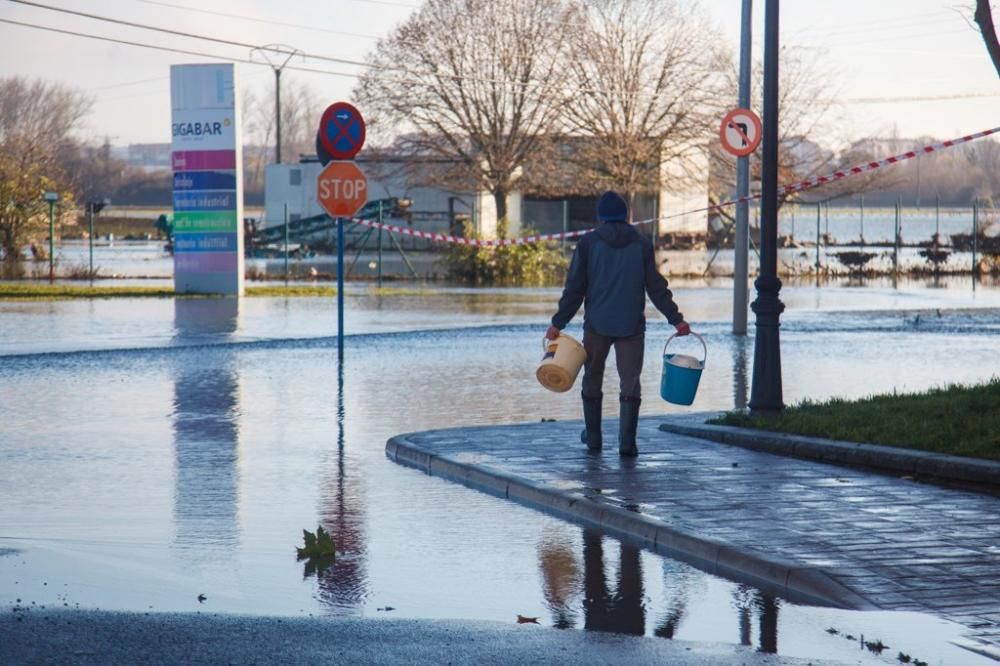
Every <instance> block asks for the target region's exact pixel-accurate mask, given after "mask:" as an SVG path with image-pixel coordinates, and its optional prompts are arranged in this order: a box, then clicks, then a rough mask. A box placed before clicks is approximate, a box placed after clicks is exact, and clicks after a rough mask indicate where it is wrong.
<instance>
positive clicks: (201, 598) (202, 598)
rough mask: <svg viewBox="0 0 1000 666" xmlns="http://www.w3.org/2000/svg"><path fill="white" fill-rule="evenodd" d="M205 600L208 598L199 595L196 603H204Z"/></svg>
mask: <svg viewBox="0 0 1000 666" xmlns="http://www.w3.org/2000/svg"><path fill="white" fill-rule="evenodd" d="M205 599H208V597H206V596H205V595H204V594H199V595H198V603H199V604H203V603H205Z"/></svg>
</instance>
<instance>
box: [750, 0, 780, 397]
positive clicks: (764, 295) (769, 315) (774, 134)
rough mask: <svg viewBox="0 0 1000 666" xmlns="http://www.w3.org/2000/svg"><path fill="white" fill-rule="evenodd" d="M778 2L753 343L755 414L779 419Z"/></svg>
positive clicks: (768, 86) (768, 43)
mask: <svg viewBox="0 0 1000 666" xmlns="http://www.w3.org/2000/svg"><path fill="white" fill-rule="evenodd" d="M778 4H779V2H778V0H765V2H764V118H763V121H764V131H763V153H762V156H761V166H762V169H761V171H762V173H761V216H760V275H759V276H758V277H757V280H756V282H754V286H756V287H757V300H755V301H754V302H753V306H752V307H753V311H754V314H756V315H757V321H756V326H757V335H756V337H755V338H754V354H753V386H752V388H751V392H750V412H751V413H752V414H760V415H777V414H780V413H781V411H782V410H783V409H784V408H785V405H784V403H783V402H782V390H781V344H780V339H779V335H778V327H779V326H780V318H781V313H782V312H783V311H784V310H785V304H784V303H782V302H781V299H780V298H778V292H780V291H781V280H779V279H778V54H779V38H778V35H779V32H778Z"/></svg>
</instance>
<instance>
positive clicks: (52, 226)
mask: <svg viewBox="0 0 1000 666" xmlns="http://www.w3.org/2000/svg"><path fill="white" fill-rule="evenodd" d="M42 198H43V199H45V200H46V201H47V202H48V203H49V284H52V283H53V282H55V279H56V264H55V257H56V254H55V252H56V249H55V248H56V246H55V237H56V223H55V207H56V202H57V201H59V193H58V192H46V193H45V194H43V195H42Z"/></svg>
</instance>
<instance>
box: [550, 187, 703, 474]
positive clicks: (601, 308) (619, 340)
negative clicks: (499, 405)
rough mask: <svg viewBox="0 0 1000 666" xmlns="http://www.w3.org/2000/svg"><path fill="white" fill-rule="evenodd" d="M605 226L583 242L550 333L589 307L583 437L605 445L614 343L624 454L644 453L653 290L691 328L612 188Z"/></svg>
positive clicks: (660, 304) (657, 302)
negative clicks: (640, 437)
mask: <svg viewBox="0 0 1000 666" xmlns="http://www.w3.org/2000/svg"><path fill="white" fill-rule="evenodd" d="M597 219H598V220H599V221H600V222H601V225H600V226H599V227H598V228H597V229H595V230H594V231H591V232H590V233H588V234H586V235H585V236H583V237H582V238H581V239H580V242H579V243H578V244H577V246H576V252H575V253H574V254H573V261H572V263H571V264H570V267H569V274H568V275H567V276H566V287H565V288H564V289H563V293H562V297H561V298H560V299H559V311H558V312H557V313H556V314H555V316H554V317H552V325H551V326H549V330H548V331H547V332H546V334H545V337H546V338H547V339H549V340H554V339H556V338H558V337H559V331H561V330H562V329H564V328H565V327H566V325H567V324H569V322H570V320H571V319H572V318H573V316H574V315H575V314H576V312H577V310H579V309H580V305H581V304H582V305H583V306H584V316H583V346H584V348H585V349H586V350H587V362H586V364H584V366H583V392H582V393H583V418H584V423H585V429H584V431H583V433H581V435H580V439H581V441H583V442H584V443H585V444H586V445H587V448H588V449H589V450H591V451H600V450H601V445H602V442H601V400H602V398H603V395H604V394H603V391H602V385H603V383H604V365H605V362H606V361H607V359H608V353H609V352H610V351H611V347H612V346H614V348H615V362H616V364H617V366H618V378H619V381H620V385H619V386H620V388H619V391H620V394H619V416H620V419H619V425H618V453H619V454H621V455H622V456H637V455H639V448H638V447H637V446H636V443H635V432H636V428H637V426H638V422H639V405H640V403H641V393H640V383H639V376H640V374H641V373H642V357H643V350H644V345H645V338H646V318H645V316H644V315H643V310H645V308H646V294H647V293H648V294H649V298H650V300H651V301H653V305H654V306H656V309H657V310H659V311H660V312H662V313H663V315H664V316H665V317H666V318H667V321H669V322H670V323H671V324H673V325H674V327H675V328H676V329H677V334H678V335H687V334H689V333H690V332H691V328H690V327H689V326H688V324H687V322H685V321H684V315H682V314H681V313H680V311H679V310H678V309H677V304H676V303H674V299H673V294H671V293H670V290H669V289H667V281H666V280H664V279H663V276H662V275H660V273H659V271H657V270H656V260H655V257H654V253H653V244H652V243H651V242H650V240H649V239H648V238H646V237H645V236H643V235H642V234H640V233H639V232H638V231H636V230H635V228H634V227H633V226H632V225H630V224H629V223H628V204H626V203H625V200H624V199H623V198H622V197H621V196H620V195H619V194H618V193H616V192H605V193H604V194H602V195H601V198H600V199H599V200H598V202H597Z"/></svg>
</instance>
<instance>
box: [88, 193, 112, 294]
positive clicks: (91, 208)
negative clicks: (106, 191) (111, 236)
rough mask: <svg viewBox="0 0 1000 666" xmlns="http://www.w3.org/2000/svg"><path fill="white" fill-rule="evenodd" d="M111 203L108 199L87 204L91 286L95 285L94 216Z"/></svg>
mask: <svg viewBox="0 0 1000 666" xmlns="http://www.w3.org/2000/svg"><path fill="white" fill-rule="evenodd" d="M109 203H111V202H110V201H109V200H108V199H105V200H104V201H88V202H87V237H88V238H89V240H90V284H94V216H95V215H97V214H98V213H100V212H101V211H102V210H104V207H105V206H107V205H108V204H109Z"/></svg>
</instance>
